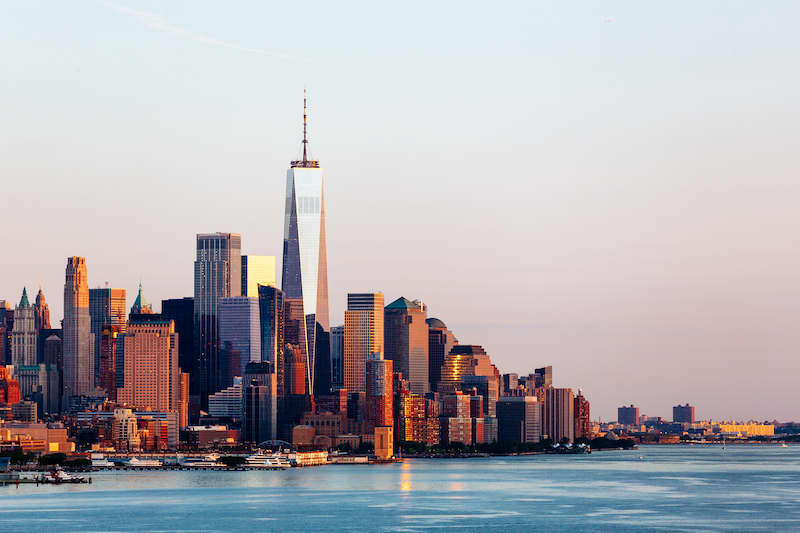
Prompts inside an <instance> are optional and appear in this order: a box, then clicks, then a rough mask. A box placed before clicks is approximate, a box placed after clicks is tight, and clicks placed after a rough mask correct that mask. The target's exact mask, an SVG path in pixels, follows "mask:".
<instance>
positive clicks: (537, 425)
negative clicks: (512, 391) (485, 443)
mask: <svg viewBox="0 0 800 533" xmlns="http://www.w3.org/2000/svg"><path fill="white" fill-rule="evenodd" d="M541 428H542V423H541V406H540V404H539V401H538V400H537V399H536V396H503V397H502V398H500V399H499V400H498V401H497V440H498V441H500V442H539V441H540V440H542V436H541Z"/></svg>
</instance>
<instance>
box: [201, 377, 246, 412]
mask: <svg viewBox="0 0 800 533" xmlns="http://www.w3.org/2000/svg"><path fill="white" fill-rule="evenodd" d="M208 414H209V416H211V417H214V418H232V419H235V420H240V419H241V418H242V378H240V377H239V378H234V383H233V385H231V386H230V387H228V388H226V389H222V390H221V391H218V392H215V393H214V394H212V395H211V396H209V397H208Z"/></svg>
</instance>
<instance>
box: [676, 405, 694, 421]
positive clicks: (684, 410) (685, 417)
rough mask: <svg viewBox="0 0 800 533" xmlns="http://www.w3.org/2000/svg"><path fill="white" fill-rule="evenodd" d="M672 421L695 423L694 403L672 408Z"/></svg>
mask: <svg viewBox="0 0 800 533" xmlns="http://www.w3.org/2000/svg"><path fill="white" fill-rule="evenodd" d="M672 421H673V422H680V423H681V424H694V405H689V404H688V403H687V404H686V405H676V406H675V407H673V408H672Z"/></svg>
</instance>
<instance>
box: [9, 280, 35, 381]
mask: <svg viewBox="0 0 800 533" xmlns="http://www.w3.org/2000/svg"><path fill="white" fill-rule="evenodd" d="M36 337H37V335H36V316H35V312H34V309H33V306H31V304H30V302H29V301H28V291H27V290H26V289H24V288H23V289H22V298H21V299H20V301H19V305H18V306H17V307H16V309H14V329H13V330H12V331H11V364H13V365H20V366H21V365H26V366H31V365H35V364H36V363H37V361H36Z"/></svg>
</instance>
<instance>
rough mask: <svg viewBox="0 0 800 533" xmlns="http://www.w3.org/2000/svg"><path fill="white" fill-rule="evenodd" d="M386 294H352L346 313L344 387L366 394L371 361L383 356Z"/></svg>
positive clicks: (349, 296)
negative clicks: (368, 361) (369, 360)
mask: <svg viewBox="0 0 800 533" xmlns="http://www.w3.org/2000/svg"><path fill="white" fill-rule="evenodd" d="M383 334H384V325H383V293H381V292H374V293H350V294H348V295H347V310H346V311H345V312H344V388H345V389H347V390H348V391H350V392H351V393H352V392H365V391H366V368H367V359H368V358H369V356H370V355H372V354H381V355H382V354H383V353H384V351H383V350H384V344H383Z"/></svg>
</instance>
